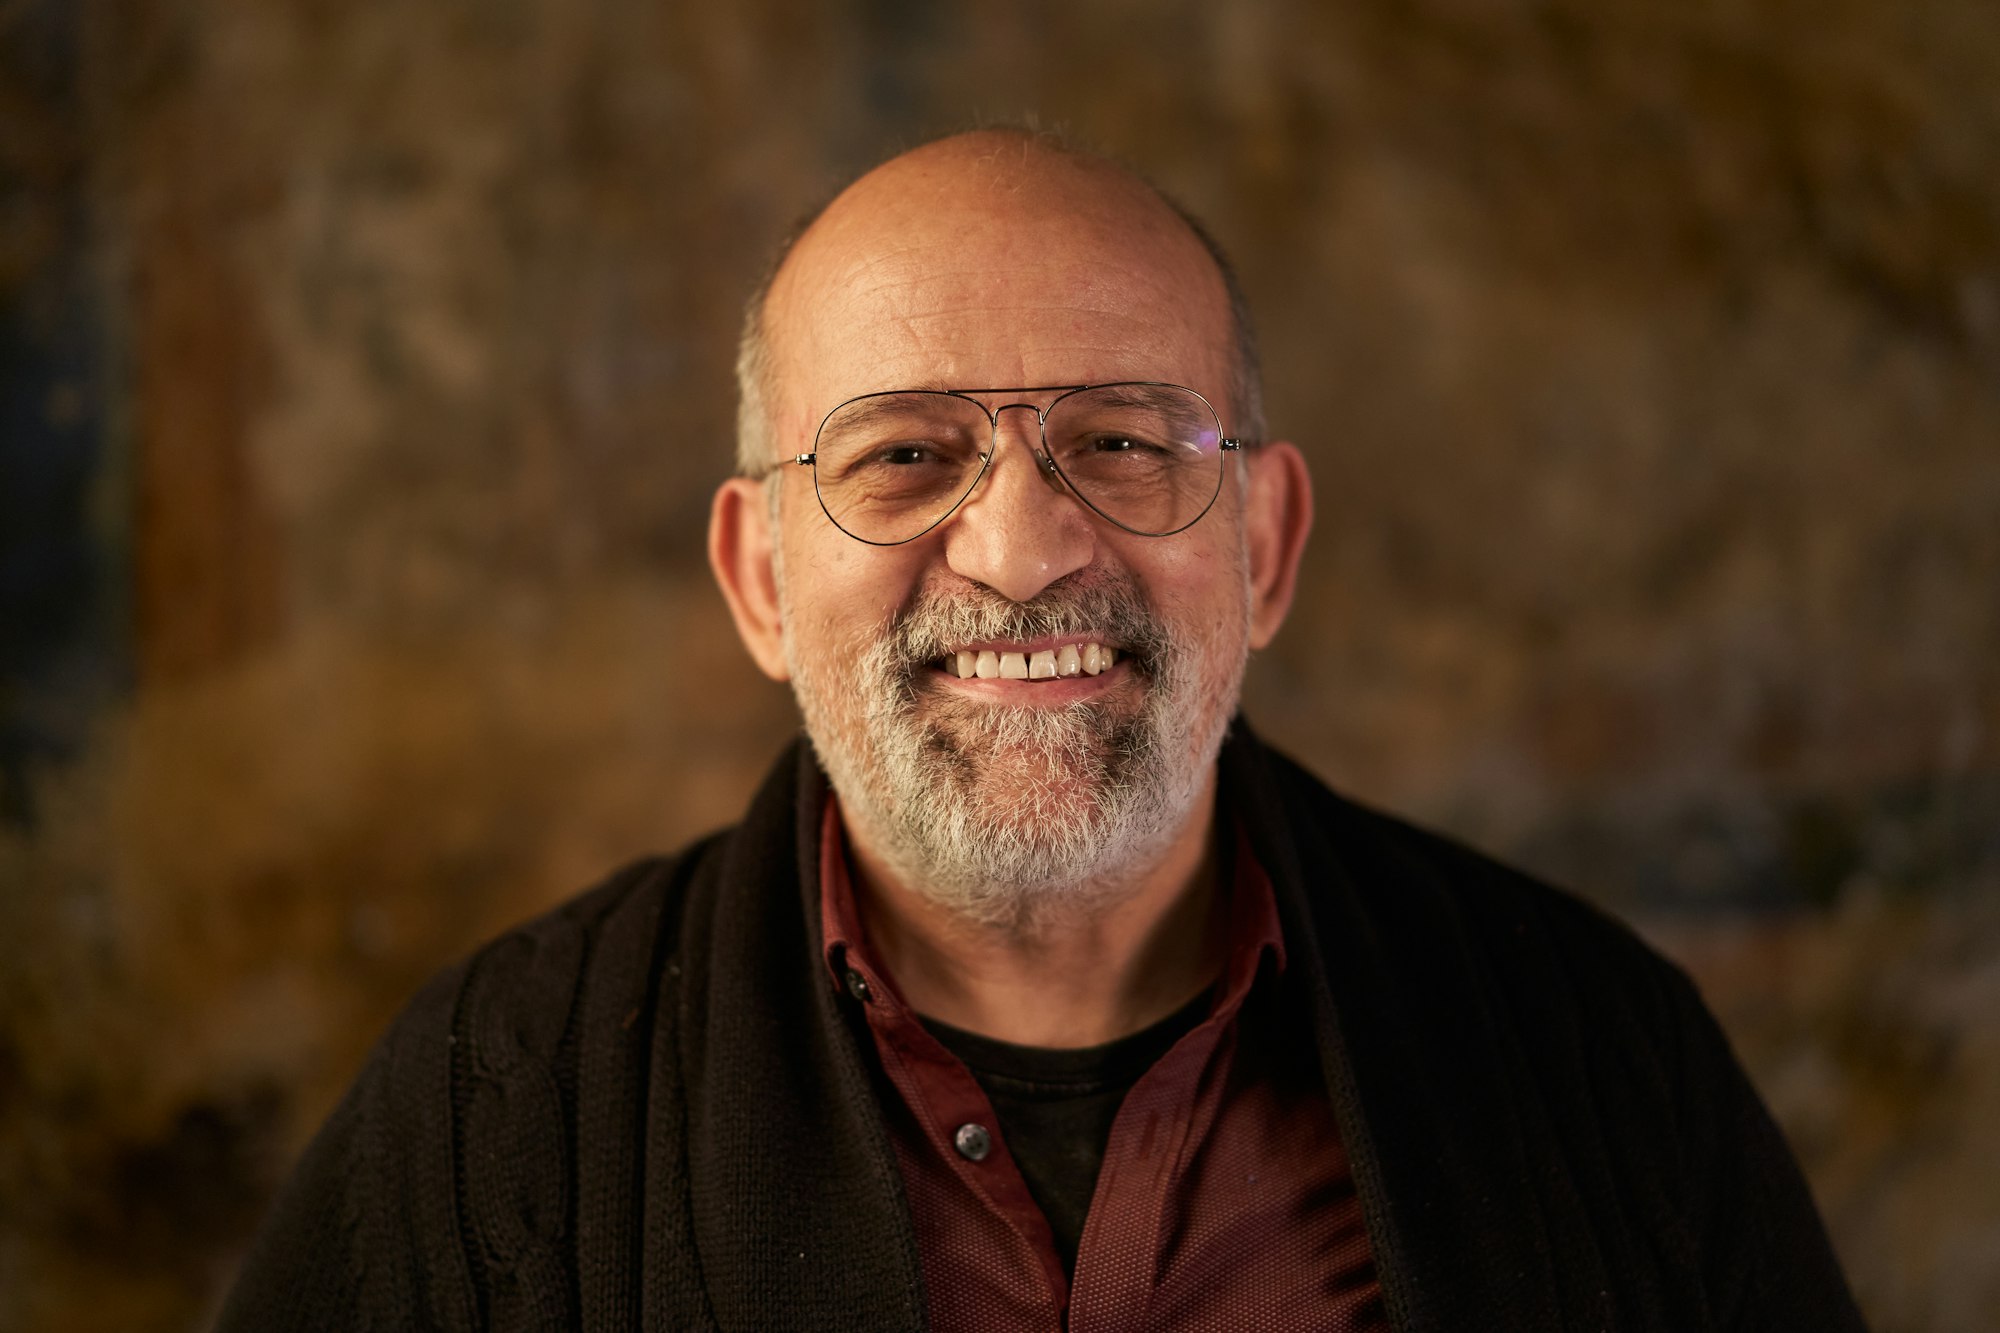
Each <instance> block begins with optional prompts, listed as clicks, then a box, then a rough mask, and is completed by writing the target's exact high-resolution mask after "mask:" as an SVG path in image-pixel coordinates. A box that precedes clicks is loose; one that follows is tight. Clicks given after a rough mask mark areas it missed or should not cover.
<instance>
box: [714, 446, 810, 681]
mask: <svg viewBox="0 0 2000 1333" xmlns="http://www.w3.org/2000/svg"><path fill="white" fill-rule="evenodd" d="M775 536H776V534H775V533H773V532H772V531H771V506H770V499H769V497H767V496H766V495H765V493H764V486H763V483H761V482H756V481H752V480H751V479H750V478H748V477H731V478H730V479H729V480H728V481H725V482H723V483H722V485H721V487H720V488H718V489H717V490H716V492H715V503H714V504H712V505H711V506H710V507H709V511H708V565H709V568H710V569H712V570H714V571H715V581H716V582H717V583H718V584H720V585H721V586H722V599H723V600H724V601H726V602H728V603H729V614H730V615H731V616H732V617H734V618H735V621H736V632H737V633H738V634H739V635H741V636H742V638H743V646H744V647H745V648H748V649H749V650H750V656H751V658H752V659H754V660H755V661H756V663H757V668H758V669H759V670H760V671H762V672H763V673H764V674H765V675H767V676H769V677H770V678H771V679H772V680H789V679H790V678H791V673H790V671H788V670H787V669H786V667H785V635H784V626H783V624H782V622H781V621H780V619H779V616H778V571H777V565H776V563H775V561H774V560H773V550H772V541H773V539H774V538H775Z"/></svg>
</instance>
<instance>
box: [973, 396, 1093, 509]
mask: <svg viewBox="0 0 2000 1333" xmlns="http://www.w3.org/2000/svg"><path fill="white" fill-rule="evenodd" d="M1050 406H1054V404H1050ZM1017 409H1018V410H1020V411H1024V412H1032V413H1034V416H1035V425H1034V433H1033V435H1032V436H1026V437H1024V438H1023V440H1022V443H1024V444H1026V445H1027V446H1028V452H1029V453H1031V454H1033V455H1034V457H1035V467H1036V469H1037V470H1038V471H1040V473H1041V474H1042V480H1043V481H1046V482H1048V483H1049V485H1051V486H1053V487H1054V488H1055V489H1056V490H1058V491H1065V490H1068V489H1069V486H1068V479H1067V478H1065V477H1064V476H1063V474H1062V469H1060V468H1058V467H1057V466H1056V460H1055V459H1053V458H1051V457H1049V434H1048V427H1049V409H1048V408H1046V407H1037V406H1035V405H1034V404H1033V403H1001V404H999V405H998V406H997V407H993V408H990V409H987V410H986V419H987V421H989V422H990V423H992V427H993V435H992V439H991V442H990V444H989V445H988V447H987V453H986V458H985V459H984V460H983V462H982V464H981V467H980V475H979V476H978V477H976V478H974V479H973V483H972V487H971V488H970V489H969V490H967V491H966V494H965V497H963V498H961V499H960V501H959V503H960V504H961V505H963V504H964V503H965V500H966V499H969V498H970V497H971V494H972V491H974V490H977V489H979V483H980V482H981V481H984V480H985V479H986V473H987V472H988V471H989V470H990V469H991V468H992V466H993V455H994V454H995V453H997V452H998V451H999V449H1000V416H1001V414H1002V413H1003V412H1012V411H1015V410H1017Z"/></svg>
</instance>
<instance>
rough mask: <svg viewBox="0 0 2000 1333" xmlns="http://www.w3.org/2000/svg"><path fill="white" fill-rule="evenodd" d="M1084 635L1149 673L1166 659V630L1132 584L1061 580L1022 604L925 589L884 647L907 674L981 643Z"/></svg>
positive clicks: (974, 587) (977, 590)
mask: <svg viewBox="0 0 2000 1333" xmlns="http://www.w3.org/2000/svg"><path fill="white" fill-rule="evenodd" d="M1069 635H1076V636H1088V637H1092V638H1097V639H1100V640H1103V641H1105V642H1109V643H1111V644H1113V645H1114V646H1115V647H1117V649H1118V650H1119V653H1120V654H1121V655H1129V656H1130V658H1131V659H1132V665H1133V667H1134V669H1136V670H1137V671H1139V672H1140V673H1142V674H1146V675H1152V674H1155V673H1156V672H1157V670H1158V668H1159V665H1160V663H1161V662H1162V661H1163V660H1164V659H1165V657H1166V651H1167V644H1168V640H1167V632H1166V629H1165V627H1164V626H1163V625H1162V624H1161V623H1160V619H1159V617H1158V616H1156V615H1155V614H1154V613H1153V610H1152V607H1151V606H1149V605H1148V604H1147V602H1146V599H1145V596H1144V595H1143V594H1142V593H1141V592H1140V591H1139V585H1138V582H1137V580H1135V579H1133V578H1131V577H1130V576H1124V577H1120V576H1115V575H1113V576H1105V575H1098V576H1094V577H1088V578H1085V577H1082V576H1080V575H1078V574H1068V575H1065V576H1064V577H1062V578H1060V579H1057V580H1056V581H1055V582H1054V583H1051V584H1050V585H1049V586H1048V587H1046V588H1044V589H1042V591H1041V592H1039V593H1037V594H1035V596H1034V597H1032V598H1030V599H1029V600H1027V601H1025V602H1015V601H1009V600H1008V599H1007V598H1005V597H1002V596H1001V595H1000V594H999V593H996V592H994V591H993V590H992V589H991V588H987V587H984V586H982V585H980V584H977V583H972V582H970V581H966V582H964V583H962V584H961V585H959V586H958V587H956V588H944V587H938V586H935V585H932V584H926V585H924V586H923V587H922V588H919V589H918V590H917V593H916V595H915V596H913V597H912V598H911V600H910V601H909V602H908V603H907V604H906V605H904V606H903V607H902V608H901V609H900V610H899V611H898V612H897V613H896V616H895V618H894V620H892V621H891V622H890V626H889V636H888V644H889V646H890V648H891V651H892V652H893V653H894V655H895V659H896V661H897V663H898V665H899V666H902V667H904V668H905V669H907V670H908V671H910V672H915V671H916V670H918V669H919V668H921V667H924V666H927V665H929V664H930V663H932V662H935V661H937V660H938V659H939V658H941V657H943V656H944V655H945V654H946V653H949V652H954V651H956V650H957V649H958V647H959V646H960V645H961V644H966V643H973V642H977V641H980V640H986V639H1037V638H1042V637H1045V636H1048V637H1065V636H1069Z"/></svg>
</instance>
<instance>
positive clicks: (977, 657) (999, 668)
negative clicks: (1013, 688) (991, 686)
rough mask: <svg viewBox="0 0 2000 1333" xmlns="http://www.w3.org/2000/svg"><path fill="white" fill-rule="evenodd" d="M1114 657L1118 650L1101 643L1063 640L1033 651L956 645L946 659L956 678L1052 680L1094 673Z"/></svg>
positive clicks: (1115, 659) (1110, 662)
mask: <svg viewBox="0 0 2000 1333" xmlns="http://www.w3.org/2000/svg"><path fill="white" fill-rule="evenodd" d="M1117 660H1118V650H1117V649H1116V648H1107V647H1105V646H1104V645H1103V644H1101V643H1066V644H1064V645H1063V646H1062V647H1060V648H1044V649H1042V650H1041V651H1040V652H1037V653H1001V652H995V651H993V650H992V649H990V648H988V649H982V650H981V651H979V652H973V651H971V650H970V649H963V648H962V649H960V650H959V652H958V654H957V655H956V656H955V657H953V658H951V659H949V660H948V661H947V662H946V666H947V667H948V668H949V669H950V670H952V671H954V672H956V673H957V675H958V677H959V679H961V680H968V679H970V678H971V677H973V676H977V677H979V678H980V679H981V680H996V679H997V680H1053V679H1055V678H1056V677H1058V676H1095V675H1097V674H1098V673H1099V672H1101V671H1103V670H1105V669H1106V668H1107V667H1109V666H1111V665H1112V663H1114V662H1116V661H1117Z"/></svg>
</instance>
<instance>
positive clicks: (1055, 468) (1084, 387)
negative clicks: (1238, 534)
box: [763, 380, 1248, 546]
mask: <svg viewBox="0 0 2000 1333" xmlns="http://www.w3.org/2000/svg"><path fill="white" fill-rule="evenodd" d="M1127 388H1132V389H1178V390H1180V391H1181V392H1182V393H1185V394H1191V395H1192V396H1193V397H1194V398H1195V400H1196V401H1197V402H1199V403H1200V404H1201V405H1202V406H1203V407H1205V408H1207V409H1208V414H1209V416H1210V417H1212V418H1214V420H1215V430H1216V437H1217V438H1216V450H1217V453H1218V455H1220V454H1224V453H1237V452H1240V451H1242V450H1243V449H1244V448H1245V447H1246V444H1247V443H1248V442H1247V441H1245V440H1243V439H1241V438H1238V437H1236V436H1229V435H1224V434H1222V414H1221V413H1219V412H1217V411H1216V410H1215V404H1213V403H1211V402H1209V401H1208V399H1207V397H1205V396H1204V395H1203V394H1202V393H1201V392H1200V391H1199V390H1197V389H1190V388H1188V386H1187V385H1185V384H1174V383H1172V382H1171V381H1168V380H1106V381H1105V382H1103V383H1101V384H1042V385H1025V386H1021V387H1018V388H1011V389H882V390H879V391H877V392H875V393H861V394H856V395H855V396H854V397H852V398H848V399H844V400H842V401H841V402H839V403H836V404H835V405H834V407H833V409H832V410H831V411H829V412H828V413H827V414H826V415H825V416H823V417H821V418H820V420H819V426H818V428H817V429H815V430H814V431H813V451H812V452H811V453H809V454H799V455H796V456H795V457H792V458H788V459H784V460H782V461H780V462H777V463H773V464H772V465H771V466H770V467H768V468H766V469H765V470H764V474H763V475H765V476H769V475H770V474H771V473H773V472H776V471H777V470H778V469H779V468H783V467H787V466H797V467H810V468H813V498H814V499H816V500H818V501H819V510H820V512H821V513H822V514H825V515H826V519H827V522H829V523H831V524H833V526H834V527H836V528H839V529H840V531H841V532H843V533H845V534H846V535H847V536H849V537H851V538H853V539H854V540H855V541H858V542H861V543H863V544H864V545H867V546H906V545H908V544H909V543H911V542H913V541H915V540H917V539H918V538H919V537H922V536H925V535H926V534H928V533H931V532H933V531H935V530H936V529H937V528H938V527H939V526H940V525H941V524H943V523H944V521H945V520H946V519H948V518H950V517H951V516H952V515H953V514H956V513H957V512H958V511H959V508H960V507H961V506H962V505H964V503H965V501H966V498H967V497H968V496H970V495H971V494H972V493H973V492H974V491H976V490H978V489H979V483H980V480H981V479H982V478H984V477H985V475H986V470H987V469H988V468H989V467H991V466H993V455H994V454H996V453H998V452H999V442H1000V414H1001V413H1002V412H1011V411H1013V410H1014V409H1016V408H1027V409H1028V410H1029V411H1031V412H1033V413H1034V414H1035V430H1036V433H1037V435H1038V436H1039V437H1040V439H1041V444H1040V446H1039V447H1037V446H1034V445H1030V446H1029V451H1030V452H1031V453H1033V454H1034V456H1035V462H1036V465H1037V466H1038V467H1040V468H1041V470H1042V472H1043V474H1044V475H1045V476H1055V477H1059V478H1061V479H1062V483H1063V485H1064V487H1066V488H1067V489H1068V491H1069V493H1070V494H1071V495H1074V496H1075V497H1076V498H1077V499H1078V500H1080V501H1082V502H1083V504H1084V507H1085V508H1087V509H1089V510H1090V512H1091V513H1093V514H1096V515H1097V516H1098V517H1099V518H1101V519H1103V520H1104V521H1105V522H1106V523H1109V524H1111V525H1112V526H1113V527H1115V528H1118V529H1120V530H1122V531H1124V532H1129V533H1131V534H1132V535H1133V536H1135V537H1171V536H1174V535H1175V534H1176V533H1181V532H1186V531H1187V530H1188V529H1189V528H1191V527H1193V526H1194V525H1195V524H1197V523H1199V522H1201V520H1202V519H1203V518H1204V517H1206V516H1207V514H1208V511H1209V510H1211V509H1213V508H1215V501H1216V499H1217V497H1218V496H1220V495H1221V494H1222V478H1223V474H1224V473H1225V472H1227V471H1228V468H1227V467H1226V466H1224V465H1223V460H1221V459H1220V457H1218V459H1217V466H1216V469H1215V489H1214V490H1213V491H1211V492H1209V496H1208V499H1207V501H1206V502H1205V503H1203V505H1202V507H1201V509H1200V510H1199V511H1198V512H1197V513H1196V514H1195V516H1194V517H1193V518H1190V519H1189V520H1188V521H1187V522H1185V523H1183V524H1181V525H1180V526H1179V527H1176V528H1169V529H1168V530H1167V531H1165V532H1147V531H1145V530H1143V529H1141V528H1135V527H1133V526H1131V525H1130V524H1128V523H1121V522H1120V521H1119V520H1118V519H1116V518H1114V517H1112V516H1111V515H1110V514H1107V513H1105V512H1104V510H1102V509H1100V508H1099V507H1098V506H1097V504H1096V502H1095V501H1093V500H1092V499H1091V498H1090V497H1089V496H1088V495H1085V494H1084V493H1083V491H1081V490H1080V489H1078V487H1077V484H1076V482H1075V481H1073V480H1071V479H1070V476H1069V474H1068V473H1066V472H1064V471H1063V470H1062V464H1060V463H1058V462H1056V460H1055V458H1054V456H1053V455H1052V454H1051V453H1050V452H1049V413H1051V412H1053V411H1055V410H1056V407H1057V405H1058V404H1060V403H1062V402H1063V401H1064V400H1065V399H1068V398H1073V397H1075V396H1076V395H1077V394H1080V393H1087V392H1089V391H1090V390H1092V389H1127ZM917 393H926V394H934V395H936V396H938V397H941V398H962V399H964V400H965V401H966V402H968V403H971V404H972V406H974V407H976V408H978V409H979V410H980V411H981V412H983V413H985V415H986V421H987V425H988V427H989V428H990V430H991V433H990V434H989V435H988V437H987V444H986V448H985V449H984V450H983V451H982V452H981V453H980V455H979V470H978V471H977V472H975V473H973V474H972V480H971V481H969V482H967V483H966V485H965V489H964V490H963V491H961V492H959V496H958V498H957V499H956V500H953V501H952V502H951V506H950V508H948V509H946V510H945V511H944V512H943V513H942V514H939V515H938V516H937V517H936V518H934V519H932V520H931V521H930V522H929V523H927V524H925V525H924V527H923V528H922V529H921V530H920V531H917V532H914V533H912V534H910V535H909V536H907V537H899V538H897V539H896V540H895V541H892V542H881V541H875V540H873V539H871V538H868V537H863V536H860V535H859V534H857V533H855V532H852V531H850V530H849V529H848V528H847V527H846V526H844V525H843V524H842V523H841V521H840V520H839V519H837V518H835V517H834V516H833V510H832V509H830V508H828V507H827V503H826V495H825V493H824V492H823V491H821V490H820V486H819V469H818V468H817V467H816V466H814V464H815V462H816V460H817V459H818V458H819V438H820V435H821V434H822V433H823V432H824V431H825V430H826V423H827V422H829V421H831V420H833V419H834V417H835V416H837V415H839V414H840V413H841V412H842V411H844V410H845V409H847V408H849V407H852V406H853V405H854V404H856V403H865V402H867V401H868V400H869V399H871V398H893V397H896V396H898V395H901V394H917ZM1009 393H1035V394H1041V393H1052V394H1054V395H1056V396H1055V397H1054V398H1051V399H1050V400H1049V405H1048V406H1047V407H1036V406H1035V405H1034V404H1033V403H1018V402H1017V403H1001V404H999V405H998V406H996V407H992V408H988V407H987V406H986V405H985V404H984V403H982V402H979V401H978V400H979V399H980V398H990V397H992V396H994V395H996V394H1009Z"/></svg>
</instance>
